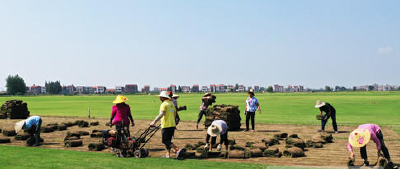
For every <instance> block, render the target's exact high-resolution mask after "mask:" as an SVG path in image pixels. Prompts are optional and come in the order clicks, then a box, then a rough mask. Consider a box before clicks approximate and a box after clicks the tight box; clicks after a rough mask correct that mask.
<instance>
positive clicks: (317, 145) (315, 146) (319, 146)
mask: <svg viewBox="0 0 400 169" xmlns="http://www.w3.org/2000/svg"><path fill="white" fill-rule="evenodd" d="M322 147H324V145H322V143H315V144H314V148H322Z"/></svg>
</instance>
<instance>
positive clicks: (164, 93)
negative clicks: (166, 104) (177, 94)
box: [157, 91, 171, 99]
mask: <svg viewBox="0 0 400 169" xmlns="http://www.w3.org/2000/svg"><path fill="white" fill-rule="evenodd" d="M157 96H158V97H164V98H167V99H171V98H170V97H169V96H168V92H167V91H161V92H160V95H157Z"/></svg>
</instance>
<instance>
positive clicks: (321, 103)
mask: <svg viewBox="0 0 400 169" xmlns="http://www.w3.org/2000/svg"><path fill="white" fill-rule="evenodd" d="M322 106H325V102H322V101H321V100H317V104H316V105H315V108H320V107H322Z"/></svg>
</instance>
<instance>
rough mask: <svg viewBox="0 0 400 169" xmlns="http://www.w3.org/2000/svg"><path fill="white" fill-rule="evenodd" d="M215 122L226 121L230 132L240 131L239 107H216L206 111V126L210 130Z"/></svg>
mask: <svg viewBox="0 0 400 169" xmlns="http://www.w3.org/2000/svg"><path fill="white" fill-rule="evenodd" d="M214 120H224V121H225V122H226V124H227V125H228V130H229V131H232V130H239V129H240V126H241V124H240V120H241V118H240V110H239V107H238V106H237V105H224V104H222V105H215V106H213V107H209V108H208V109H207V110H206V120H205V121H204V126H205V127H206V128H208V127H209V126H210V125H211V123H212V122H213V121H214Z"/></svg>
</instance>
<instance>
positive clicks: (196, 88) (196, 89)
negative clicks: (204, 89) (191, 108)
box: [191, 84, 200, 92]
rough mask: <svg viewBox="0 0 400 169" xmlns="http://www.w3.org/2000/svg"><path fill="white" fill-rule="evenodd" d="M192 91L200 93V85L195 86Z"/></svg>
mask: <svg viewBox="0 0 400 169" xmlns="http://www.w3.org/2000/svg"><path fill="white" fill-rule="evenodd" d="M191 91H192V92H199V91H200V88H199V85H198V84H195V85H193V87H192V90H191Z"/></svg>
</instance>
